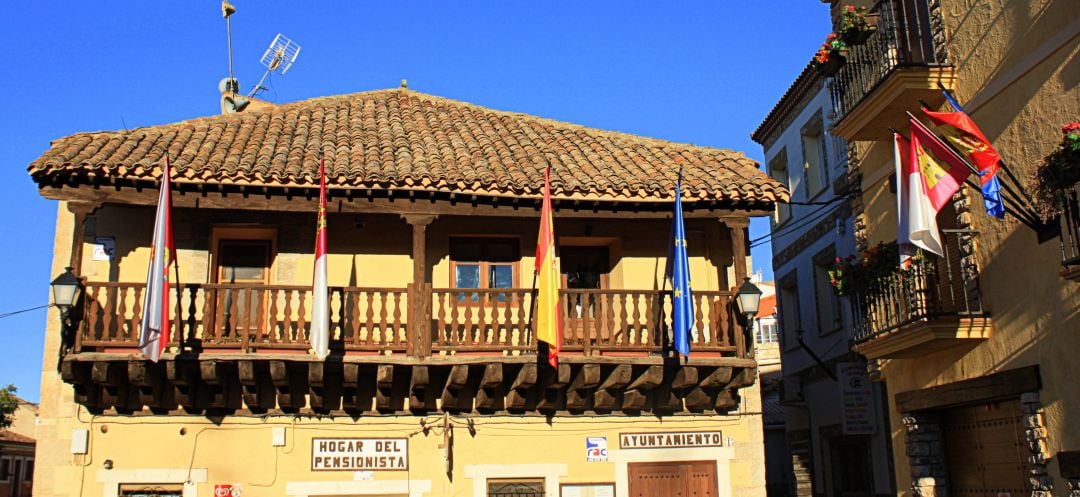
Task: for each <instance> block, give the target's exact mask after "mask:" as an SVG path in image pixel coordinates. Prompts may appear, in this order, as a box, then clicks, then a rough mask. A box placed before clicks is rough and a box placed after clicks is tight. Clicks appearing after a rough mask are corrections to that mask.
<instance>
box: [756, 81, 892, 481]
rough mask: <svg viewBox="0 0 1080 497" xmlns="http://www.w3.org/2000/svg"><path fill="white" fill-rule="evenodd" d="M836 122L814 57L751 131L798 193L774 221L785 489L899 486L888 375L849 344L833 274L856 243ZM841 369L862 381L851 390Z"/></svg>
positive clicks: (774, 170)
mask: <svg viewBox="0 0 1080 497" xmlns="http://www.w3.org/2000/svg"><path fill="white" fill-rule="evenodd" d="M832 124H833V119H832V102H831V100H830V98H829V92H828V88H827V87H826V86H825V80H824V78H822V77H821V76H820V75H819V74H818V73H817V72H816V71H814V70H813V69H812V68H811V66H810V65H807V66H806V67H805V68H804V69H803V71H802V73H801V74H799V76H798V77H797V78H796V79H795V82H794V83H793V84H792V85H791V87H790V88H789V89H788V91H787V92H786V93H785V94H784V95H783V97H782V98H781V99H780V101H779V102H777V104H776V105H775V106H774V107H773V109H772V111H770V112H769V115H768V116H767V117H766V118H765V120H764V121H763V122H762V123H761V125H760V126H759V127H758V129H757V130H755V131H754V133H753V134H752V138H753V139H754V141H756V142H758V143H760V144H761V145H762V146H763V147H764V149H765V162H766V165H767V167H768V172H769V175H770V176H772V177H773V178H774V179H776V180H777V181H779V182H781V183H783V184H785V185H787V186H788V188H789V189H790V192H791V199H792V203H791V204H780V205H778V206H777V209H776V213H775V214H774V216H773V218H772V231H771V238H772V240H771V241H772V250H773V260H772V264H773V273H774V274H775V277H776V294H777V297H778V303H779V311H780V312H779V314H778V322H777V323H776V324H777V325H778V328H779V339H780V340H779V341H780V351H781V353H780V355H781V359H782V381H781V385H780V388H779V389H778V391H777V392H776V397H777V398H778V399H779V402H780V403H781V404H782V405H783V413H784V417H785V422H784V430H785V431H786V444H787V451H786V453H785V457H786V458H787V459H788V461H785V464H786V466H787V468H790V469H787V470H786V471H791V472H792V473H791V474H787V475H784V477H783V478H780V477H777V478H775V479H774V478H773V477H772V476H770V484H775V485H781V484H786V485H788V487H789V488H787V489H786V490H785V491H784V492H778V493H777V495H785V494H788V493H790V494H793V495H799V496H809V495H828V496H852V497H854V496H868V497H871V496H876V495H893V494H894V493H895V492H894V488H895V487H894V484H893V481H892V478H891V470H892V468H891V465H890V463H889V459H890V457H889V456H890V450H889V443H888V440H889V430H888V428H887V426H888V417H887V408H886V407H885V396H884V389H883V385H871V383H870V381H869V380H868V379H867V378H866V366H865V360H864V359H862V358H861V357H860V356H859V355H858V354H855V353H854V352H852V351H851V349H850V343H851V339H852V337H853V334H852V322H851V319H850V318H849V314H848V313H849V311H848V310H847V309H848V304H847V302H846V299H841V298H840V297H838V296H837V294H836V292H835V290H834V289H833V287H832V285H831V283H830V277H829V274H828V271H829V269H831V268H832V267H833V265H834V261H835V260H836V258H838V257H846V256H848V255H849V254H851V253H852V252H853V251H854V245H855V243H854V237H853V235H852V220H851V202H850V200H849V198H848V197H849V192H850V186H849V185H850V184H849V171H848V161H847V156H848V149H847V144H846V143H845V142H844V140H842V139H840V138H838V137H836V136H834V135H833V134H832V133H831V132H830V129H831V126H832ZM841 377H842V378H845V380H847V379H853V380H855V381H860V380H861V381H862V382H863V388H862V389H861V390H859V391H853V390H852V389H851V388H850V387H849V382H848V381H838V378H841ZM766 383H767V382H766V381H764V380H763V381H762V389H763V394H762V395H763V398H764V399H765V400H764V402H766V403H767V402H768V401H769V400H770V399H771V398H772V397H771V396H770V395H769V394H767V393H764V392H765V388H766ZM766 436H768V434H766ZM770 454H771V452H770ZM770 464H777V463H773V462H770Z"/></svg>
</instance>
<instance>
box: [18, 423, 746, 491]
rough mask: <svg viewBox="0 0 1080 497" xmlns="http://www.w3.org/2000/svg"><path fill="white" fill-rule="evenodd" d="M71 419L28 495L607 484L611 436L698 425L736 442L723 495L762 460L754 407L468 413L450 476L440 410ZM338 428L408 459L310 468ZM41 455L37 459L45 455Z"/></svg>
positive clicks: (615, 448)
mask: <svg viewBox="0 0 1080 497" xmlns="http://www.w3.org/2000/svg"><path fill="white" fill-rule="evenodd" d="M77 418H78V419H75V418H74V417H73V418H70V419H68V420H67V421H68V422H66V423H64V426H65V428H68V427H78V428H79V429H86V430H89V437H90V452H89V454H86V455H74V456H73V455H71V454H65V455H64V456H63V457H62V458H61V460H59V461H57V460H56V459H51V460H50V463H53V464H56V463H59V464H57V466H56V467H55V468H49V469H43V470H44V471H49V472H50V473H52V474H53V475H55V479H54V480H53V481H50V482H49V484H48V485H39V487H38V490H39V491H41V492H42V493H40V494H37V493H36V494H35V495H87V496H96V495H102V494H103V491H104V486H103V485H102V484H101V483H99V482H98V481H99V480H101V479H103V477H102V476H101V475H103V474H108V473H109V472H110V471H111V472H115V473H117V474H120V473H122V472H125V471H130V470H133V469H145V468H161V469H165V468H171V469H178V470H181V471H182V472H183V471H186V470H187V469H188V468H192V469H195V470H199V469H206V470H207V481H206V482H204V483H199V484H198V495H200V496H207V495H212V490H213V485H215V484H232V485H236V484H239V485H242V488H243V494H242V495H245V496H281V495H286V490H287V488H288V486H289V484H290V483H293V484H295V483H296V482H309V481H344V482H348V481H353V480H355V479H357V478H370V479H371V480H373V481H384V480H413V481H416V480H428V481H430V484H431V492H430V493H427V494H424V495H432V496H461V497H465V496H472V495H474V494H473V479H472V478H469V477H467V476H466V475H467V474H468V469H467V468H468V467H469V466H472V465H544V464H565V465H566V466H567V472H566V474H565V475H563V476H560V477H559V480H558V481H559V483H600V482H609V483H615V482H616V463H615V462H614V461H613V459H617V458H618V457H619V455H618V453H619V452H620V451H622V452H624V453H628V454H625V455H629V456H632V455H633V454H632V453H634V452H635V451H634V450H632V449H620V448H619V434H620V433H642V432H644V433H661V432H680V431H706V430H707V431H716V430H719V431H721V432H722V433H723V437H724V438H725V439H726V438H728V437H730V438H731V439H732V441H734V446H733V447H734V450H733V452H731V454H732V455H733V456H734V457H733V458H732V459H731V460H730V461H725V463H726V464H728V467H729V468H730V480H728V481H722V482H721V485H722V486H724V485H726V486H727V487H728V488H729V489H730V494H729V495H735V496H748V495H764V493H763V489H761V488H758V487H759V485H761V484H762V483H763V480H764V476H763V474H760V473H761V472H762V469H761V468H760V467H759V466H760V465H761V464H760V461H761V459H760V458H761V455H760V450H761V449H760V448H759V447H758V445H760V444H761V436H760V427H758V426H755V425H757V424H760V422H761V421H760V417H759V416H758V415H756V414H755V415H742V416H738V415H733V416H694V417H689V416H686V417H673V418H666V419H664V420H663V421H662V422H661V421H658V420H656V419H655V418H648V417H646V418H634V417H622V416H607V417H602V418H590V417H556V418H554V419H553V420H552V421H551V422H550V423H549V422H547V421H546V420H545V419H544V418H543V417H539V416H531V417H520V416H494V417H476V418H473V421H474V426H475V431H476V434H475V435H470V433H469V430H468V427H467V422H466V418H465V417H452V418H450V424H451V425H452V426H453V444H452V447H453V448H452V456H453V463H452V468H453V469H452V474H451V475H450V476H448V475H447V474H446V471H445V467H446V466H445V464H446V463H445V459H444V451H443V450H442V449H441V448H440V445H441V444H442V443H443V439H444V437H443V436H442V434H443V426H444V425H443V420H442V417H441V416H429V417H426V418H424V417H421V416H386V417H363V418H360V419H358V420H356V421H354V420H352V419H351V418H348V417H345V418H337V419H330V418H322V419H316V418H313V417H303V416H299V417H293V416H273V417H268V418H256V417H238V416H230V417H228V418H226V419H225V420H224V421H223V422H221V423H220V424H215V423H213V422H211V421H209V420H207V419H206V418H203V417H198V416H168V417H163V416H153V417H150V416H140V417H116V416H91V415H90V414H88V413H87V412H85V411H83V410H79V411H78V414H77ZM421 419H425V420H426V421H427V423H429V424H430V425H434V427H433V428H432V429H431V430H430V431H429V432H428V433H427V434H424V433H423V432H422V430H421V426H420V420H421ZM274 427H283V428H284V429H285V438H286V444H285V446H284V447H274V446H272V443H271V442H272V430H273V428H274ZM339 437H340V438H352V437H360V438H399V437H400V438H406V439H408V465H409V468H408V470H407V471H391V470H385V471H382V470H375V471H372V472H371V473H370V474H368V475H366V476H362V475H357V474H354V472H353V471H311V470H310V467H311V455H312V441H311V440H312V438H339ZM586 437H606V438H607V442H608V452H609V461H607V462H586V459H585V439H586ZM668 450H672V449H668ZM106 460H109V461H111V464H112V469H111V470H106V469H104V465H105V461H106ZM39 464H40V465H42V466H44V461H40V462H39ZM43 470H39V471H43ZM521 476H530V475H526V474H523V475H521ZM534 476H541V475H534ZM39 481H40V480H39ZM616 484H617V485H620V486H622V485H623V483H622V482H619V483H616ZM549 495H558V494H557V493H554V494H549Z"/></svg>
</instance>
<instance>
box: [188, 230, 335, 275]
mask: <svg viewBox="0 0 1080 497" xmlns="http://www.w3.org/2000/svg"><path fill="white" fill-rule="evenodd" d="M234 240H235V241H267V242H270V251H269V253H267V255H266V257H267V260H266V277H265V278H264V283H263V284H265V285H272V284H273V283H274V280H275V278H274V274H275V273H276V272H277V271H276V266H277V228H276V227H272V226H235V225H233V226H212V227H211V228H210V249H209V252H210V258H209V259H210V260H209V264H208V267H207V271H209V273H210V274H208V275H207V281H209V282H211V283H220V276H221V268H220V267H219V262H220V258H221V256H220V252H221V242H222V241H234ZM313 253H314V252H313Z"/></svg>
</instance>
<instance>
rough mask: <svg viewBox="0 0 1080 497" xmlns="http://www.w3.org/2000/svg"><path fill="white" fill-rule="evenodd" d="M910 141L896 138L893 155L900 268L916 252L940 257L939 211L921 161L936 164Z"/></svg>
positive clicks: (915, 141)
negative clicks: (933, 203) (916, 249)
mask: <svg viewBox="0 0 1080 497" xmlns="http://www.w3.org/2000/svg"><path fill="white" fill-rule="evenodd" d="M912 138H913V139H912V140H910V141H909V140H907V139H905V138H904V137H903V136H900V134H899V133H894V134H893V145H894V146H893V153H894V154H895V155H896V203H897V206H896V207H897V210H896V213H897V218H898V220H899V223H898V225H897V228H896V244H897V245H898V246H899V248H900V265H901V266H902V267H905V268H906V267H908V266H910V265H911V257H912V256H914V255H915V248H916V247H918V248H921V249H923V250H926V251H927V252H933V253H935V254H937V255H938V256H940V255H941V253H942V250H941V235H939V234H938V226H937V209H935V208H934V206H933V205H932V203H931V201H930V196H929V195H928V194H927V190H928V187H927V184H926V177H925V176H923V167H921V166H920V161H921V160H933V159H931V158H928V157H927V156H926V153H925V152H923V151H922V149H921V147H919V142H918V141H917V140H915V139H914V137H912Z"/></svg>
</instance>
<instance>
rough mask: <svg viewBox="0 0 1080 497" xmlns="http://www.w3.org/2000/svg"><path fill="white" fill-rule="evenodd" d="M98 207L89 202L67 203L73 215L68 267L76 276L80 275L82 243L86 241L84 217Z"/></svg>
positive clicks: (98, 205)
mask: <svg viewBox="0 0 1080 497" xmlns="http://www.w3.org/2000/svg"><path fill="white" fill-rule="evenodd" d="M98 207H100V204H97V203H91V202H72V201H69V202H68V203H67V209H68V211H69V212H71V213H72V214H74V215H75V223H74V226H73V227H72V233H71V262H70V263H69V264H68V265H69V266H71V268H72V271H73V272H74V273H75V274H76V275H82V253H83V242H85V239H86V216H88V215H90V214H92V213H93V212H94V211H95V210H97V208H98Z"/></svg>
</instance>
